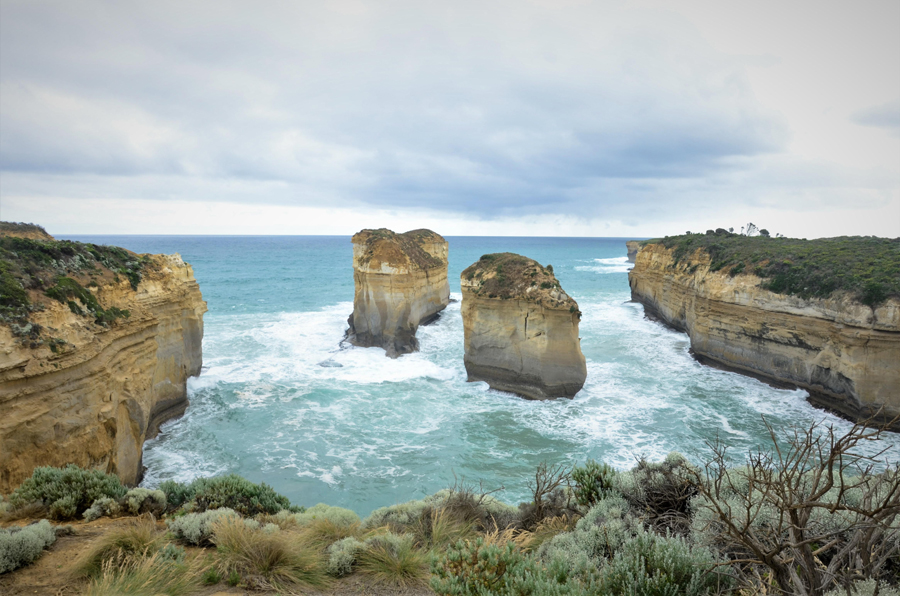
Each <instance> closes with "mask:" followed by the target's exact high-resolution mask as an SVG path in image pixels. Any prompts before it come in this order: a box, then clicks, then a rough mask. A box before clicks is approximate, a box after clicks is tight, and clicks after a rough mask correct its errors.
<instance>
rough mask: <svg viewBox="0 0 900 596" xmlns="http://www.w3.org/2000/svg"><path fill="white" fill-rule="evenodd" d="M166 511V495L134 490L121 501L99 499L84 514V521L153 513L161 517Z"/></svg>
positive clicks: (139, 489)
mask: <svg viewBox="0 0 900 596" xmlns="http://www.w3.org/2000/svg"><path fill="white" fill-rule="evenodd" d="M165 510H166V493H164V492H163V491H161V490H151V489H148V488H132V489H131V490H129V491H128V492H127V493H125V496H124V497H122V498H121V499H111V498H109V497H103V498H101V499H97V500H96V501H94V502H93V504H92V505H91V506H90V507H89V508H88V509H87V510H85V512H84V514H83V515H84V519H85V520H87V521H89V522H90V521H94V520H95V519H99V518H101V517H104V516H108V517H114V516H116V515H140V514H142V513H153V514H154V515H159V514H160V513H162V512H164V511H165Z"/></svg>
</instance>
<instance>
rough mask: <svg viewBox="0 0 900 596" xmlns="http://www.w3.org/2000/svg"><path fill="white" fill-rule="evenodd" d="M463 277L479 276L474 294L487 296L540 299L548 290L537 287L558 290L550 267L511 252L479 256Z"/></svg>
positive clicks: (473, 277) (470, 278)
mask: <svg viewBox="0 0 900 596" xmlns="http://www.w3.org/2000/svg"><path fill="white" fill-rule="evenodd" d="M462 276H463V277H465V278H466V279H468V280H470V281H471V280H475V279H478V280H479V282H478V287H477V288H475V289H474V292H475V294H477V295H478V296H487V297H488V298H496V297H500V298H504V299H507V298H513V297H514V298H522V299H526V300H536V301H540V300H542V299H543V298H545V297H546V295H547V294H548V292H539V291H533V290H536V289H537V287H539V288H540V289H541V290H552V289H554V288H556V289H561V287H560V285H559V281H557V279H556V277H554V275H553V267H552V266H550V265H548V266H547V267H544V266H543V265H541V264H540V263H538V262H537V261H535V260H533V259H529V258H528V257H523V256H522V255H517V254H515V253H511V252H501V253H493V254H487V255H482V257H481V258H480V259H479V260H478V261H477V262H475V263H473V264H472V265H470V266H469V267H467V268H466V269H465V270H464V271H463V272H462ZM529 289H531V290H532V291H529ZM576 310H577V309H575V310H573V311H572V312H575V311H576Z"/></svg>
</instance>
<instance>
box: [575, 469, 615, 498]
mask: <svg viewBox="0 0 900 596" xmlns="http://www.w3.org/2000/svg"><path fill="white" fill-rule="evenodd" d="M615 475H616V471H615V470H614V469H613V468H612V467H610V466H608V465H606V464H604V463H597V462H596V461H594V460H592V459H589V460H588V461H586V462H585V464H584V466H575V468H573V469H572V481H573V482H575V500H576V501H578V504H579V505H581V506H582V507H586V508H590V507H593V506H594V505H596V504H597V503H598V502H599V501H600V499H602V498H603V495H605V494H606V493H607V492H608V491H610V490H612V487H613V479H614V478H615Z"/></svg>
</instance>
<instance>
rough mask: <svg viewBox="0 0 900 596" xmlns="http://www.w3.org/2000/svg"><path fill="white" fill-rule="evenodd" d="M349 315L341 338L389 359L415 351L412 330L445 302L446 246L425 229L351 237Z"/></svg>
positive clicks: (447, 295) (447, 291)
mask: <svg viewBox="0 0 900 596" xmlns="http://www.w3.org/2000/svg"><path fill="white" fill-rule="evenodd" d="M353 281H354V285H355V292H354V296H353V314H352V315H350V318H349V319H348V320H347V322H348V323H349V324H350V329H348V331H347V339H348V341H350V342H351V343H352V344H354V345H357V346H362V347H380V348H384V350H385V352H386V353H387V355H388V356H390V357H391V358H396V357H398V356H400V355H401V354H408V353H410V352H415V351H417V350H418V349H419V342H418V340H417V339H416V330H417V329H418V328H419V325H425V324H427V323H429V322H431V321H433V320H434V319H436V318H437V316H438V313H439V312H440V311H442V310H444V308H446V306H447V305H448V304H449V303H450V284H449V282H448V281H447V241H446V240H444V239H443V238H442V237H441V236H440V235H438V234H436V233H434V232H432V231H431V230H413V231H410V232H406V233H404V234H395V233H394V232H392V231H390V230H385V229H379V230H363V231H361V232H359V233H358V234H356V235H354V236H353Z"/></svg>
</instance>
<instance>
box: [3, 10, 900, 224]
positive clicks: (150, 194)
mask: <svg viewBox="0 0 900 596" xmlns="http://www.w3.org/2000/svg"><path fill="white" fill-rule="evenodd" d="M0 218H2V219H4V220H13V221H30V222H34V223H41V224H43V225H44V226H45V227H46V228H47V229H48V231H50V232H51V233H56V234H63V235H64V234H77V233H99V234H104V233H105V234H115V233H150V234H351V233H353V232H355V231H357V230H359V229H360V228H363V227H380V226H386V227H391V228H393V229H396V230H398V231H402V230H406V229H410V228H417V227H430V228H433V229H435V230H436V231H438V232H440V233H443V234H447V235H460V234H465V235H519V234H521V235H542V236H568V235H575V236H634V237H643V236H657V235H661V234H674V233H681V232H684V231H685V230H692V231H702V230H705V229H707V228H711V227H719V226H722V227H730V226H734V227H735V228H739V227H740V226H741V225H742V224H744V223H746V222H747V221H753V222H754V223H756V224H757V225H759V226H760V227H766V228H768V229H769V230H771V231H772V232H773V233H775V232H781V233H784V234H787V235H790V236H801V237H810V238H812V237H820V236H835V235H842V234H875V235H879V236H891V237H896V236H900V2H897V1H896V0H886V1H874V2H873V1H865V0H863V1H857V2H846V1H840V2H832V1H827V0H825V1H823V0H817V1H815V2H784V1H783V0H779V1H777V2H774V1H773V2H769V1H754V2H731V1H721V0H718V1H709V2H691V1H685V0H679V1H678V2H671V1H659V2H657V1H639V2H579V1H571V2H569V1H565V0H547V1H527V0H515V1H510V2H490V1H487V0H479V1H477V2H461V1H457V0H454V1H445V2H426V1H424V0H417V1H411V2H390V1H384V0H382V1H377V2H376V1H371V2H368V1H332V0H330V1H328V2H318V1H295V2H250V1H247V2H229V1H223V0H216V1H213V2H197V1H190V2H185V1H184V0H179V1H177V2H165V1H161V0H154V1H153V2H123V1H121V0H119V1H115V2H90V1H85V0H79V1H78V2H71V1H61V2H43V1H39V0H26V1H21V2H20V1H17V0H0Z"/></svg>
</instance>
